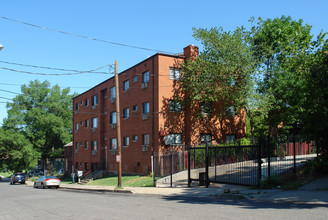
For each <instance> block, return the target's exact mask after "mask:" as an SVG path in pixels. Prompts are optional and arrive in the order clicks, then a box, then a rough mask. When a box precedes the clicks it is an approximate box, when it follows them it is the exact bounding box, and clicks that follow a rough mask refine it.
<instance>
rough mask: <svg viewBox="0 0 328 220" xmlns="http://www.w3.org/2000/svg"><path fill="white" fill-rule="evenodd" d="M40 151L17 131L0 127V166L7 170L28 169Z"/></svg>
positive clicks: (35, 160) (35, 163)
mask: <svg viewBox="0 0 328 220" xmlns="http://www.w3.org/2000/svg"><path fill="white" fill-rule="evenodd" d="M39 158H40V153H38V152H37V151H36V149H33V145H32V144H31V143H30V142H29V140H28V139H27V138H26V137H25V136H24V135H23V134H21V133H19V132H13V131H11V130H4V129H0V167H2V168H5V169H9V170H16V171H18V170H20V171H22V170H29V169H31V168H33V167H35V166H36V165H37V163H38V159H39Z"/></svg>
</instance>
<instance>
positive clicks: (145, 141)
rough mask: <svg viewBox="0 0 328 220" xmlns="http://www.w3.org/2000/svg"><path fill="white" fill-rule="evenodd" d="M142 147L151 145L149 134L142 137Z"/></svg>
mask: <svg viewBox="0 0 328 220" xmlns="http://www.w3.org/2000/svg"><path fill="white" fill-rule="evenodd" d="M142 145H149V134H143V135H142Z"/></svg>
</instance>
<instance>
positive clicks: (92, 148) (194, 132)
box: [73, 45, 246, 174]
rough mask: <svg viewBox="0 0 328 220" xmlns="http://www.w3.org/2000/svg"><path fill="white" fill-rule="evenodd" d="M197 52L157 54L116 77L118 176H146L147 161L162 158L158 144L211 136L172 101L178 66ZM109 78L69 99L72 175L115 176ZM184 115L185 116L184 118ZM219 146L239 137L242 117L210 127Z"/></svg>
mask: <svg viewBox="0 0 328 220" xmlns="http://www.w3.org/2000/svg"><path fill="white" fill-rule="evenodd" d="M193 54H196V55H198V47H195V46H193V45H189V46H187V47H186V48H184V52H183V53H181V54H177V55H168V54H162V53H157V54H155V55H153V56H151V57H149V58H148V59H146V60H144V61H142V62H140V63H138V64H136V65H135V66H133V67H131V68H129V69H127V70H125V71H123V72H121V73H120V74H119V95H120V112H121V114H120V115H121V116H120V121H121V136H122V140H121V141H122V142H121V143H122V172H127V173H141V174H149V173H150V172H151V156H152V155H153V152H154V153H156V155H160V154H163V153H165V151H166V150H167V148H168V147H167V146H166V145H165V141H164V138H165V139H166V138H167V137H169V139H171V140H173V142H174V143H175V144H177V145H179V144H180V145H182V144H186V143H191V144H194V143H199V142H201V140H203V139H204V138H209V137H211V135H213V134H209V132H208V131H207V130H206V129H205V128H204V127H203V126H202V125H201V124H199V123H198V122H197V121H195V120H194V119H192V117H191V116H190V115H189V114H190V111H187V110H184V109H181V105H180V104H178V103H175V102H174V101H173V100H172V99H173V95H174V94H175V90H174V88H175V86H176V84H177V83H178V78H179V73H180V69H179V63H182V62H184V61H185V60H186V59H188V58H190V57H191V56H192V55H193ZM115 102H116V94H115V78H114V77H112V78H110V79H108V80H106V81H104V82H102V83H100V84H99V85H97V86H95V87H93V88H91V89H90V90H88V91H86V92H84V93H82V94H81V95H79V96H77V97H75V98H74V99H73V104H74V110H73V125H74V131H73V170H76V169H78V170H83V171H94V170H108V171H117V166H118V165H117V163H116V154H117V131H116V103H115ZM188 112H189V113H188ZM214 124H216V125H215V126H217V127H221V128H222V127H225V129H224V131H225V132H224V133H222V130H220V131H219V130H218V133H217V134H215V135H218V136H219V137H220V138H221V139H222V140H225V139H229V138H230V139H234V138H240V137H243V136H244V135H245V132H246V128H245V114H244V113H242V114H241V115H238V116H234V117H233V120H231V121H227V122H223V123H222V122H220V123H219V122H214Z"/></svg>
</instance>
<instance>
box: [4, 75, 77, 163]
mask: <svg viewBox="0 0 328 220" xmlns="http://www.w3.org/2000/svg"><path fill="white" fill-rule="evenodd" d="M69 91H70V90H69V89H68V88H67V89H63V90H61V89H60V88H59V86H58V85H55V86H53V87H51V86H50V83H49V82H48V81H44V82H39V81H38V80H35V81H31V82H30V84H29V85H23V86H22V87H21V94H20V95H17V96H16V97H15V98H14V99H13V103H8V104H7V109H8V117H7V118H6V119H4V122H3V128H4V130H6V131H7V132H9V133H15V132H16V133H19V134H21V135H23V136H24V137H25V139H26V142H27V143H26V144H25V146H28V148H27V149H30V151H29V152H33V154H34V155H35V156H36V157H37V158H38V159H40V155H42V157H43V158H55V157H58V156H61V155H62V152H63V145H64V144H66V143H68V142H69V141H71V139H72V135H71V130H72V106H71V105H72V97H73V95H69ZM13 135H14V134H13ZM12 153H14V152H12ZM27 154H29V153H28V152H27ZM18 157H19V156H18ZM33 158H34V157H33ZM34 165H35V164H34Z"/></svg>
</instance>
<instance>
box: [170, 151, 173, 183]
mask: <svg viewBox="0 0 328 220" xmlns="http://www.w3.org/2000/svg"><path fill="white" fill-rule="evenodd" d="M170 185H171V187H172V185H173V146H171V184H170Z"/></svg>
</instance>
